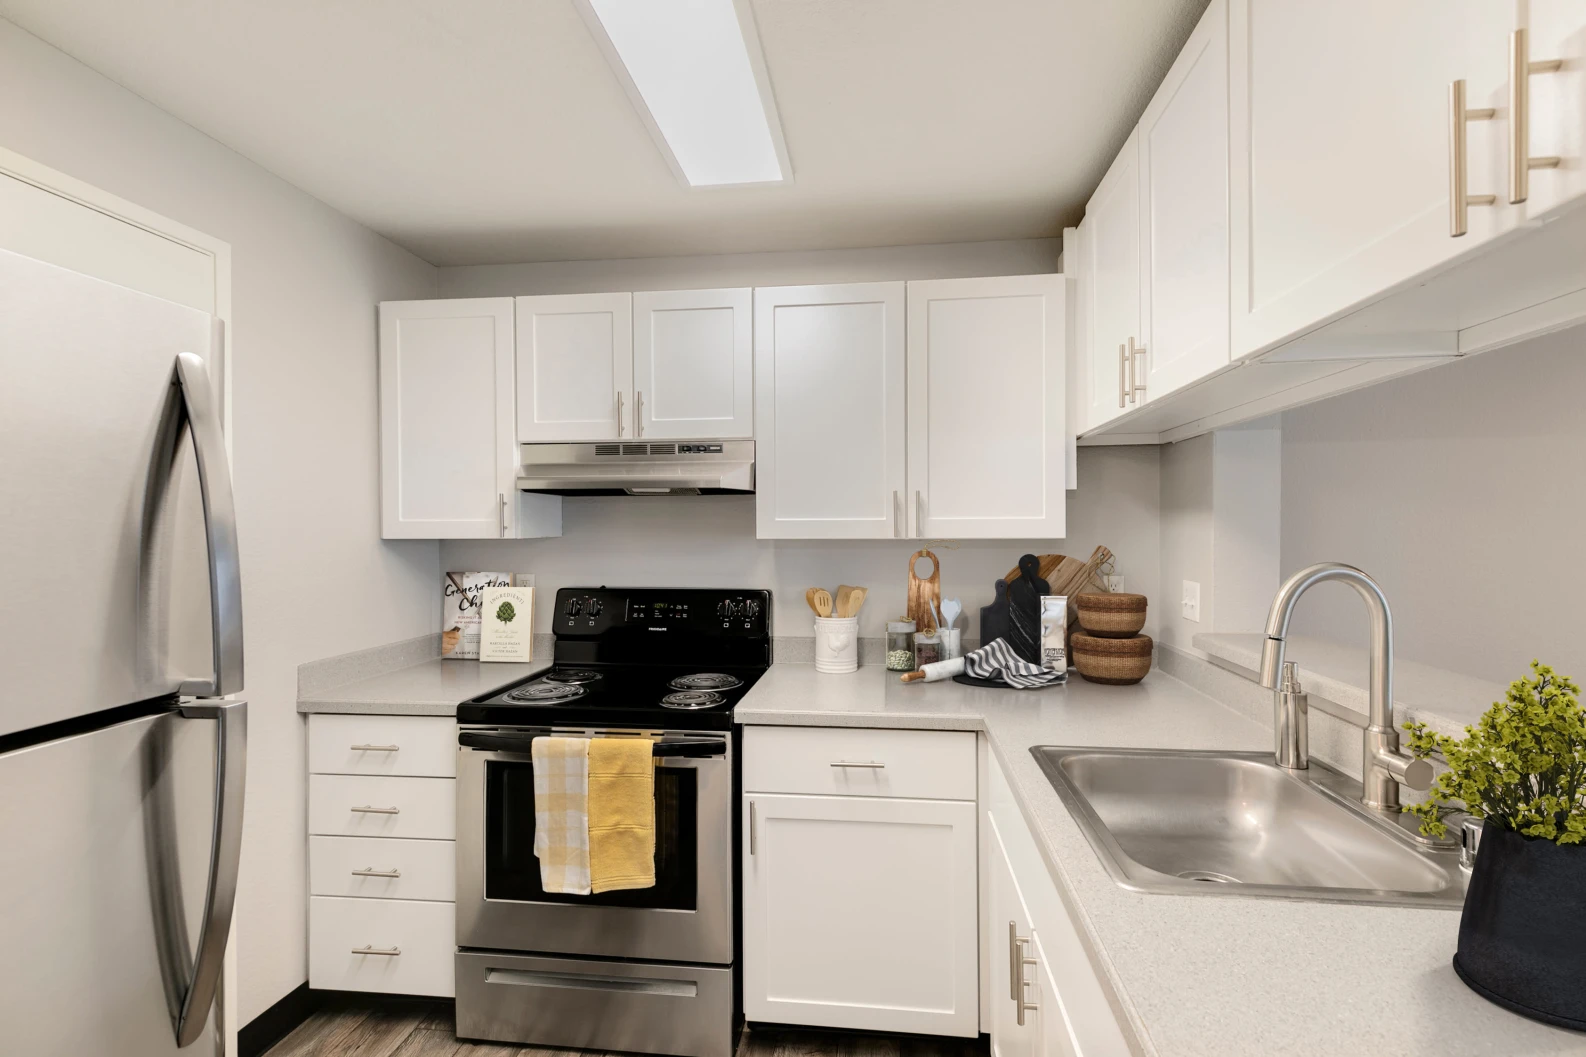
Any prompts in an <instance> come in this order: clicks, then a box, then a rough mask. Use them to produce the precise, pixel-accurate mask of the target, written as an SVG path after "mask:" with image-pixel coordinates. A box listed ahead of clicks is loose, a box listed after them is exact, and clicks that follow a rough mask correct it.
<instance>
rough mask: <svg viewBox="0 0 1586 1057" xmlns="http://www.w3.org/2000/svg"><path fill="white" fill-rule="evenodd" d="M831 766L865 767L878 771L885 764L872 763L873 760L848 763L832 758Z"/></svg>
mask: <svg viewBox="0 0 1586 1057" xmlns="http://www.w3.org/2000/svg"><path fill="white" fill-rule="evenodd" d="M832 766H833V767H864V768H867V769H869V770H872V771H879V770H881V769H882V768H883V767H885V766H886V764H884V763H874V762H868V761H867V762H865V763H849V762H848V761H846V760H833V761H832Z"/></svg>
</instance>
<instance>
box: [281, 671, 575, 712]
mask: <svg viewBox="0 0 1586 1057" xmlns="http://www.w3.org/2000/svg"><path fill="white" fill-rule="evenodd" d="M550 666H551V662H550V659H549V658H546V659H545V660H539V661H530V662H529V663H527V664H504V663H495V662H492V663H490V664H484V663H482V662H480V661H457V660H441V659H439V658H436V659H434V660H428V661H424V662H422V663H419V664H410V665H408V666H407V667H405V668H398V669H396V670H395V671H389V672H384V673H382V674H380V675H375V676H372V677H370V678H367V679H359V680H357V681H355V682H350V683H346V684H345V685H342V686H336V687H331V688H330V689H327V690H318V691H314V692H312V693H308V694H299V695H298V699H297V710H298V711H299V712H359V713H365V714H368V715H384V716H451V715H456V713H457V705H458V703H459V702H462V701H466V700H468V699H469V698H470V697H478V696H479V695H480V694H483V693H485V692H487V691H490V690H494V689H496V688H497V687H501V686H506V685H507V684H508V683H515V682H517V681H518V680H519V679H526V678H528V677H529V676H531V675H533V674H534V673H535V672H539V671H544V670H545V669H546V668H549V667H550Z"/></svg>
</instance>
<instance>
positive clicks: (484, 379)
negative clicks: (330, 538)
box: [380, 297, 517, 539]
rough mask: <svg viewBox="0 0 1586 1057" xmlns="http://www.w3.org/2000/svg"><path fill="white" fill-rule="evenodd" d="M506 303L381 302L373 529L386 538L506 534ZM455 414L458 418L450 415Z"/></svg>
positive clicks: (512, 487) (511, 486)
mask: <svg viewBox="0 0 1586 1057" xmlns="http://www.w3.org/2000/svg"><path fill="white" fill-rule="evenodd" d="M512 335H513V319H512V299H511V298H507V297H487V298H457V299H454V300H444V301H385V302H382V303H381V305H380V511H381V517H380V525H381V536H382V537H383V538H385V539H491V538H495V537H498V536H502V535H506V534H507V533H508V532H509V531H510V529H511V525H510V522H511V516H512V512H511V511H510V510H508V511H507V512H506V513H505V514H504V513H503V506H504V505H505V506H506V507H511V506H512V504H511V503H507V504H503V503H502V500H503V499H504V498H510V497H512V496H513V495H515V494H516V480H515V475H516V472H517V459H516V457H515V454H516V453H515V450H514V443H513V436H512V428H511V422H512V372H513V364H512ZM459 408H463V409H466V413H459V410H458V409H459Z"/></svg>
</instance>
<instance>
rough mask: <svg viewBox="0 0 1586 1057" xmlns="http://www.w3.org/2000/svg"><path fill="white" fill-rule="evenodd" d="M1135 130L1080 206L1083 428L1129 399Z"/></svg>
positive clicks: (1136, 204) (1136, 245) (1135, 301)
mask: <svg viewBox="0 0 1586 1057" xmlns="http://www.w3.org/2000/svg"><path fill="white" fill-rule="evenodd" d="M1138 142H1139V133H1138V132H1135V133H1131V134H1130V136H1129V139H1128V141H1127V142H1125V143H1124V145H1123V150H1121V151H1119V152H1118V156H1117V157H1116V158H1114V159H1113V162H1112V167H1111V168H1109V169H1108V170H1107V175H1106V176H1104V177H1102V180H1101V185H1100V186H1098V187H1097V188H1096V193H1095V194H1094V195H1092V196H1091V198H1090V202H1089V203H1088V204H1087V205H1086V206H1085V224H1086V226H1087V227H1089V229H1090V235H1089V238H1088V239H1086V240H1085V246H1084V250H1085V253H1086V258H1087V259H1086V266H1085V269H1084V270H1085V271H1086V272H1087V273H1088V276H1089V280H1090V282H1089V286H1090V302H1089V304H1088V305H1087V309H1088V312H1087V317H1088V323H1089V327H1088V330H1089V332H1090V348H1089V350H1088V354H1087V355H1088V365H1087V366H1088V369H1087V371H1086V372H1085V373H1086V390H1087V393H1086V401H1085V404H1086V416H1085V424H1086V426H1087V427H1088V428H1092V429H1093V428H1095V427H1096V426H1099V425H1101V424H1102V423H1104V422H1107V421H1110V420H1111V419H1114V418H1117V417H1118V416H1119V415H1121V414H1123V412H1124V410H1125V409H1127V408H1128V407H1129V406H1130V404H1131V402H1132V401H1133V398H1134V389H1133V387H1132V385H1131V384H1130V377H1131V371H1130V368H1131V367H1132V366H1133V362H1138V357H1134V360H1133V361H1131V358H1130V355H1129V351H1128V350H1129V348H1130V346H1134V347H1138V346H1139V341H1140V333H1141V326H1140V159H1139V151H1138V150H1137V144H1138Z"/></svg>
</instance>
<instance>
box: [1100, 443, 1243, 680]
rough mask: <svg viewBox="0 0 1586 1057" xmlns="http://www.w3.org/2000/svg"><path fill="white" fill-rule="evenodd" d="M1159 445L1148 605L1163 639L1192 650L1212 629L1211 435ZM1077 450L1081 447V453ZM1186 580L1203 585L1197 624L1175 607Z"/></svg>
mask: <svg viewBox="0 0 1586 1057" xmlns="http://www.w3.org/2000/svg"><path fill="white" fill-rule="evenodd" d="M1213 437H1214V434H1211V433H1203V434H1201V435H1200V436H1199V437H1193V438H1191V439H1190V440H1186V441H1181V442H1179V443H1177V444H1168V445H1164V446H1163V448H1162V486H1161V488H1162V495H1161V504H1162V523H1161V547H1162V557H1161V566H1162V580H1161V589H1160V591H1159V592H1158V593H1159V595H1160V598H1156V599H1153V600H1152V601H1153V602H1155V603H1156V604H1155V605H1153V606H1152V607H1151V608H1152V609H1154V610H1155V611H1156V613H1157V628H1158V629H1159V630H1158V634H1159V635H1160V638H1161V641H1163V642H1165V643H1167V644H1168V645H1170V646H1177V647H1179V648H1180V649H1191V648H1192V647H1191V644H1190V640H1191V639H1192V638H1193V637H1194V635H1195V634H1196V633H1197V632H1201V631H1210V630H1211V629H1212V623H1211V622H1212V619H1213V617H1214V616H1215V614H1216V609H1217V604H1216V599H1215V598H1214V597H1213V593H1212V591H1211V590H1210V588H1211V586H1212V438H1213ZM1084 450H1085V449H1084V448H1081V449H1080V451H1082V452H1083V451H1084ZM1185 580H1193V581H1195V582H1196V583H1198V584H1200V585H1201V622H1200V623H1198V624H1197V623H1194V622H1192V621H1189V620H1185V619H1184V617H1183V613H1182V611H1181V609H1180V606H1179V600H1180V598H1181V596H1182V586H1183V582H1184V581H1185Z"/></svg>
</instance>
